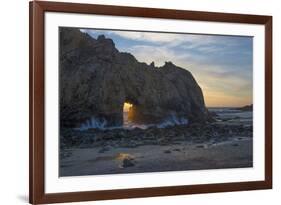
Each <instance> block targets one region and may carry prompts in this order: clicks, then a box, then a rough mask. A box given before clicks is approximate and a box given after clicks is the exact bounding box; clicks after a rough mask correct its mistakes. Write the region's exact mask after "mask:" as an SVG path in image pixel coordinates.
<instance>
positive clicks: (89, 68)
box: [59, 28, 208, 127]
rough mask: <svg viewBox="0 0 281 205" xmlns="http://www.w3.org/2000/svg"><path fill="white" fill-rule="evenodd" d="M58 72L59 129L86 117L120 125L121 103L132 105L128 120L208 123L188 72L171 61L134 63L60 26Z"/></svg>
mask: <svg viewBox="0 0 281 205" xmlns="http://www.w3.org/2000/svg"><path fill="white" fill-rule="evenodd" d="M148 55H149V54H148ZM59 69H60V123H61V126H63V127H78V126H79V125H80V124H81V123H84V122H85V121H87V120H89V119H92V118H95V119H97V120H99V121H100V122H103V123H105V126H119V125H122V123H123V104H124V102H129V103H131V104H133V107H132V108H131V110H130V112H129V117H130V119H131V120H132V121H133V122H138V123H155V122H158V121H161V120H163V119H165V118H168V117H171V116H173V117H177V118H185V119H188V120H189V122H205V121H206V120H207V119H208V111H207V109H206V107H205V104H204V98H203V94H202V91H201V88H200V87H199V85H198V84H197V83H196V81H195V79H194V78H193V76H192V74H191V73H190V72H189V71H187V70H185V69H183V68H180V67H177V66H175V65H174V64H173V63H171V62H166V64H165V65H164V66H162V67H155V66H154V63H151V64H150V65H147V64H146V63H140V62H138V61H137V60H136V59H135V57H134V56H133V55H131V54H129V53H123V52H119V51H118V50H117V49H116V48H115V45H114V42H113V41H112V40H111V39H108V38H106V37H105V36H103V35H102V36H99V37H98V38H97V39H94V38H92V37H91V36H89V35H88V34H86V33H82V32H81V31H80V30H79V29H75V28H60V68H59Z"/></svg>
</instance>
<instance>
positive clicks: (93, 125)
mask: <svg viewBox="0 0 281 205" xmlns="http://www.w3.org/2000/svg"><path fill="white" fill-rule="evenodd" d="M187 124H188V119H186V118H184V117H177V116H176V115H171V116H170V117H167V118H166V119H165V120H163V121H162V122H160V123H156V124H137V123H133V122H130V121H128V119H127V116H126V114H125V115H124V124H123V126H107V121H106V120H105V119H103V118H102V119H99V118H96V117H92V118H91V119H90V120H87V121H86V122H85V123H82V124H81V125H80V127H79V128H76V129H78V130H81V131H83V130H88V129H100V130H111V129H128V130H131V129H135V128H140V129H148V128H151V127H157V128H159V129H161V128H166V127H171V126H175V125H187Z"/></svg>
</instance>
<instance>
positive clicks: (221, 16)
mask: <svg viewBox="0 0 281 205" xmlns="http://www.w3.org/2000/svg"><path fill="white" fill-rule="evenodd" d="M29 9H30V11H29V15H30V16H29V20H30V34H29V42H30V44H29V45H30V51H29V52H30V54H29V56H30V59H29V62H30V75H29V77H30V80H29V82H30V89H29V91H30V99H29V101H30V104H29V108H30V111H29V112H30V113H29V116H30V119H29V122H30V127H29V131H30V139H29V147H30V148H29V161H30V162H29V163H30V165H29V187H30V190H29V200H30V203H32V204H42V203H43V204H44V203H58V202H75V201H89V200H105V199H122V198H135V197H153V196H167V195H181V194H198V193H212V192H229V191H242V190H256V189H270V188H272V17H271V16H260V15H245V14H230V13H214V12H199V11H183V10H169V9H154V8H136V7H121V6H105V5H93V4H76V3H58V2H45V1H33V2H30V5H29ZM45 12H66V13H80V14H98V15H111V16H126V17H143V18H158V19H159V18H160V19H175V20H195V21H208V22H226V23H246V24H257V25H264V26H265V50H264V55H265V65H264V67H265V71H264V72H265V133H264V136H265V144H264V149H265V166H264V167H265V179H264V180H262V181H249V182H233V183H214V184H198V185H180V186H164V187H149V188H133V189H117V190H99V191H81V192H70V193H51V194H49V193H48V194H47V193H45V188H44V186H45V181H44V176H45V175H44V174H45V171H44V166H45V165H44V159H45V158H44V157H45V152H44V150H45V148H44V131H45V124H44V123H45V121H44V120H45V118H44V105H45V101H44V100H45V99H46V97H47V96H45V90H44V87H45V84H44V61H45V59H44V49H45V45H44V38H45V36H44V15H45Z"/></svg>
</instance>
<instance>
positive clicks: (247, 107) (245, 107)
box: [238, 104, 253, 111]
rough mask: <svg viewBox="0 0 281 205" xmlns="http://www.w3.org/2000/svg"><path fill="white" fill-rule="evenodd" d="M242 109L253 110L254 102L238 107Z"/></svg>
mask: <svg viewBox="0 0 281 205" xmlns="http://www.w3.org/2000/svg"><path fill="white" fill-rule="evenodd" d="M238 109H239V110H241V111H253V104H251V105H246V106H243V107H240V108H238Z"/></svg>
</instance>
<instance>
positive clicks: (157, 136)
mask: <svg viewBox="0 0 281 205" xmlns="http://www.w3.org/2000/svg"><path fill="white" fill-rule="evenodd" d="M237 136H239V137H241V138H243V137H252V126H243V125H225V124H217V123H212V124H191V125H176V126H172V127H167V128H161V129H159V128H156V127H151V128H148V129H140V128H135V129H132V130H125V129H111V130H98V129H89V130H87V131H79V130H73V129H64V130H62V131H61V139H60V148H61V149H65V148H91V147H100V148H101V150H102V149H104V148H105V147H107V149H110V148H114V147H126V148H134V147H138V146H142V145H171V144H177V143H179V142H182V141H188V142H191V143H203V142H213V143H217V142H222V141H225V140H228V139H231V138H233V137H237Z"/></svg>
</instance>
